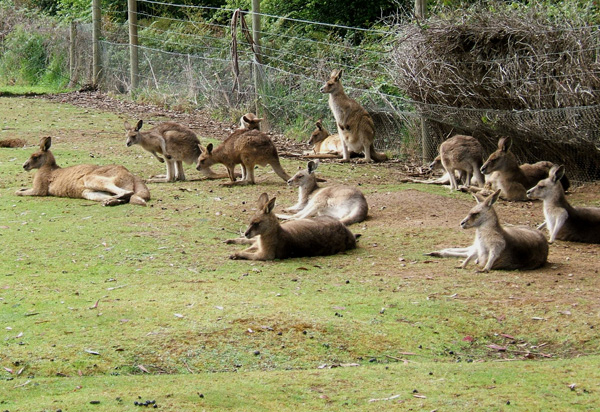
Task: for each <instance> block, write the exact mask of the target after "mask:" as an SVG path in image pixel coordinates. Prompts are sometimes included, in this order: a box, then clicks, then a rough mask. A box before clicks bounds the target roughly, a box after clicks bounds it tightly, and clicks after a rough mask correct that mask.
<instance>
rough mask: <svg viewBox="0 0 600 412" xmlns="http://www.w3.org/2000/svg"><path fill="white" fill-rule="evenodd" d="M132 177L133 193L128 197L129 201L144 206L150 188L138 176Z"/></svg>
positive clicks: (148, 198) (148, 196) (148, 197)
mask: <svg viewBox="0 0 600 412" xmlns="http://www.w3.org/2000/svg"><path fill="white" fill-rule="evenodd" d="M133 179H134V180H133V195H132V196H131V198H130V199H129V203H133V204H134V205H140V206H146V201H148V200H150V190H148V186H146V183H144V181H143V180H142V179H141V178H140V177H138V176H133Z"/></svg>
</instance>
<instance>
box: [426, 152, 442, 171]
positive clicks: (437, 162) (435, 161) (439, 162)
mask: <svg viewBox="0 0 600 412" xmlns="http://www.w3.org/2000/svg"><path fill="white" fill-rule="evenodd" d="M441 167H442V157H441V156H440V155H437V156H436V158H435V159H433V162H431V163H429V170H437V169H440V168H441Z"/></svg>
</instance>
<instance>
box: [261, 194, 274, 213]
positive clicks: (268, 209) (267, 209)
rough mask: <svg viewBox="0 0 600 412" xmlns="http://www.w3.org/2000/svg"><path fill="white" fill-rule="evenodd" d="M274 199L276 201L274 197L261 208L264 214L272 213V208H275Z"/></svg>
mask: <svg viewBox="0 0 600 412" xmlns="http://www.w3.org/2000/svg"><path fill="white" fill-rule="evenodd" d="M275 199H277V198H276V197H274V198H273V199H271V200H269V201H268V202H267V204H266V205H265V207H264V208H263V210H264V211H265V213H271V212H272V211H273V208H274V207H275Z"/></svg>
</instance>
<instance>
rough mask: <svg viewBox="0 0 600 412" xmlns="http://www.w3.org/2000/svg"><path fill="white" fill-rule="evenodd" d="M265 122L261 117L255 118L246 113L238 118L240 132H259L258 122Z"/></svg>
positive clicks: (253, 115)
mask: <svg viewBox="0 0 600 412" xmlns="http://www.w3.org/2000/svg"><path fill="white" fill-rule="evenodd" d="M263 120H265V119H264V118H262V117H256V115H255V114H254V113H246V114H245V115H243V116H242V117H240V127H239V129H242V130H260V122H262V121H263Z"/></svg>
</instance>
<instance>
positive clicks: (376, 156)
mask: <svg viewBox="0 0 600 412" xmlns="http://www.w3.org/2000/svg"><path fill="white" fill-rule="evenodd" d="M371 159H373V160H374V161H376V162H385V161H386V160H388V157H387V155H386V154H385V153H383V152H376V151H375V147H373V145H371Z"/></svg>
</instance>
